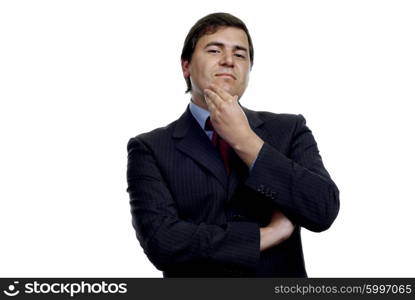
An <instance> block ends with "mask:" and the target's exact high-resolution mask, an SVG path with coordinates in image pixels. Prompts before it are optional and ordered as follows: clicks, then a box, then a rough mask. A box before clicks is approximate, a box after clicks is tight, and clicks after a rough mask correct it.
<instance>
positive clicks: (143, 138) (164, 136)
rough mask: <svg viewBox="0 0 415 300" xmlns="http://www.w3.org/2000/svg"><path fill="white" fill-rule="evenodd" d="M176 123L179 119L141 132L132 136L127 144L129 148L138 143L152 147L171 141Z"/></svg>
mask: <svg viewBox="0 0 415 300" xmlns="http://www.w3.org/2000/svg"><path fill="white" fill-rule="evenodd" d="M176 123H177V120H176V121H174V122H172V123H170V124H168V125H166V126H164V127H159V128H156V129H153V130H151V131H148V132H144V133H140V134H138V135H136V136H135V137H132V138H130V140H129V141H128V144H127V149H128V150H129V149H131V148H132V147H134V146H137V145H138V144H141V145H145V146H147V147H150V148H151V146H152V145H154V144H160V143H163V142H166V141H169V140H170V138H171V135H172V133H173V130H174V128H175V126H176Z"/></svg>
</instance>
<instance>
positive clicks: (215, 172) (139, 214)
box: [127, 108, 339, 277]
mask: <svg viewBox="0 0 415 300" xmlns="http://www.w3.org/2000/svg"><path fill="white" fill-rule="evenodd" d="M244 111H245V114H246V116H247V118H248V121H249V124H250V126H251V128H252V129H253V130H254V131H255V132H256V134H257V135H258V136H259V137H261V138H262V139H263V140H264V142H265V143H264V145H263V147H262V148H261V150H260V152H259V154H258V157H257V159H256V161H255V164H254V166H253V168H252V169H251V170H249V168H248V167H247V166H246V165H245V164H244V163H243V162H242V161H241V160H240V159H239V157H238V156H237V155H236V154H235V153H234V152H233V150H232V153H231V168H232V171H231V174H230V175H229V176H228V175H227V174H226V170H225V168H224V163H223V161H222V160H221V158H220V154H219V152H218V150H217V149H216V148H214V146H213V145H212V143H211V141H210V140H209V138H208V136H207V135H206V133H205V132H204V131H203V129H202V128H201V127H200V126H199V124H198V123H197V121H196V120H195V118H194V117H193V115H192V114H191V112H190V111H189V108H187V110H186V111H185V112H184V114H183V115H182V116H181V117H180V118H179V119H178V120H176V121H175V122H173V123H171V124H169V125H168V126H166V127H163V128H158V129H155V130H153V131H151V132H148V133H144V134H140V135H138V136H136V137H135V138H132V139H131V140H130V141H129V143H128V147H127V148H128V166H127V181H128V189H127V191H128V192H129V195H130V205H131V213H132V219H133V226H134V228H135V231H136V235H137V238H138V240H139V242H140V245H141V246H142V248H143V249H144V252H145V253H146V255H147V256H148V258H149V259H150V261H151V262H152V263H153V264H154V265H155V266H156V268H158V269H159V270H162V271H163V274H164V276H165V277H233V276H238V277H239V276H244V277H245V276H246V277H306V276H307V274H306V270H305V266H304V259H303V252H302V245H301V237H300V229H301V227H304V228H306V229H309V230H311V231H315V232H319V231H323V230H326V229H328V228H329V227H330V225H331V224H332V222H333V221H334V219H335V218H336V216H337V214H338V210H339V191H338V189H337V187H336V185H335V183H334V182H333V181H332V180H331V179H330V176H329V174H328V173H327V171H326V170H325V168H324V166H323V163H322V160H321V157H320V155H319V151H318V148H317V144H316V142H315V140H314V138H313V135H312V133H311V131H310V130H309V129H308V128H307V126H306V123H305V119H304V118H303V117H302V116H301V115H290V114H274V113H270V112H255V111H251V110H248V109H245V108H244ZM276 209H278V210H280V211H282V212H283V213H284V214H285V215H286V216H287V217H288V218H289V219H290V220H291V221H292V222H293V223H294V224H295V225H296V228H295V230H294V232H293V234H292V235H291V236H290V237H289V238H288V239H287V240H285V241H284V242H282V243H280V244H279V245H277V246H275V247H273V248H270V249H267V250H265V251H262V252H260V250H259V243H260V242H259V241H260V233H259V228H260V227H263V226H266V225H267V224H268V223H269V221H270V218H271V213H272V211H273V210H276Z"/></svg>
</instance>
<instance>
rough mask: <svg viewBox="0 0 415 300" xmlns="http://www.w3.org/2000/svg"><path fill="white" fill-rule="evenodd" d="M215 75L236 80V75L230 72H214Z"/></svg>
mask: <svg viewBox="0 0 415 300" xmlns="http://www.w3.org/2000/svg"><path fill="white" fill-rule="evenodd" d="M215 76H217V77H229V78H232V79H233V80H236V77H235V76H234V75H233V74H230V73H217V74H215Z"/></svg>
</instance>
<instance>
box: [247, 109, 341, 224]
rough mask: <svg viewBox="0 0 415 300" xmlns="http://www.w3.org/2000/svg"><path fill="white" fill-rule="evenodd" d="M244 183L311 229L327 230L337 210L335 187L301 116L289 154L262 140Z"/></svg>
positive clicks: (337, 201)
mask: <svg viewBox="0 0 415 300" xmlns="http://www.w3.org/2000/svg"><path fill="white" fill-rule="evenodd" d="M245 184H246V185H247V186H249V187H250V188H252V189H254V190H256V191H257V192H258V193H260V194H262V195H264V196H265V197H267V198H268V199H270V201H272V202H273V203H274V204H275V205H276V207H277V208H279V209H281V211H282V212H283V213H285V214H286V215H287V217H289V218H290V219H291V220H292V221H293V222H294V223H295V224H297V225H300V226H302V227H304V228H307V229H309V230H311V231H315V232H320V231H323V230H326V229H328V228H329V227H330V226H331V224H332V223H333V221H334V219H335V218H336V217H337V214H338V211H339V190H338V189H337V187H336V184H335V183H334V182H333V181H332V180H331V178H330V176H329V174H328V172H327V171H326V169H325V168H324V165H323V162H322V160H321V157H320V154H319V150H318V148H317V144H316V141H315V139H314V137H313V135H312V133H311V131H310V130H309V129H308V127H307V126H306V121H305V119H304V117H303V116H301V115H299V116H298V117H297V122H296V126H295V129H294V131H293V134H292V141H291V146H290V151H289V155H288V156H285V155H283V154H282V153H281V152H279V151H278V150H277V149H275V147H273V146H272V145H271V144H270V143H267V142H265V143H264V145H263V146H262V148H261V150H260V152H259V154H258V157H257V159H256V161H255V164H254V166H253V168H252V170H251V172H250V174H249V177H248V179H247V180H246V182H245Z"/></svg>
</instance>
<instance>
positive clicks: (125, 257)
mask: <svg viewBox="0 0 415 300" xmlns="http://www.w3.org/2000/svg"><path fill="white" fill-rule="evenodd" d="M143 3H146V4H143ZM218 11H225V12H229V13H232V14H235V15H236V16H238V17H240V18H241V19H242V20H244V21H245V22H246V24H247V26H248V28H249V29H250V32H251V35H252V38H253V42H254V47H255V63H254V67H253V70H252V72H251V81H250V86H249V88H248V90H247V92H246V93H245V95H244V97H243V98H242V100H241V102H242V104H243V105H244V106H246V107H248V108H251V109H255V110H268V111H273V112H286V113H301V114H303V115H304V116H305V118H306V119H307V124H308V126H309V127H310V128H311V129H312V131H313V133H314V136H315V138H316V140H317V142H318V145H319V148H320V152H321V154H322V157H323V160H324V163H325V165H326V168H327V169H328V171H329V172H330V174H331V176H332V178H333V179H334V180H335V182H336V183H337V185H338V187H339V189H340V191H341V193H340V196H341V197H340V199H341V209H340V214H339V216H338V218H337V220H336V221H335V223H334V224H333V226H332V227H331V228H330V229H329V230H328V231H326V232H323V233H318V234H317V233H311V232H308V231H307V230H303V241H304V252H305V260H306V267H307V271H308V274H309V276H311V277H326V276H327V277H332V276H336V277H357V276H361V277H367V276H374V277H383V276H391V277H397V276H412V277H413V276H415V259H414V253H415V243H414V234H413V229H414V228H415V218H414V217H413V216H414V213H415V212H414V209H415V204H414V201H415V197H414V195H415V192H414V186H415V183H414V167H415V158H414V157H415V156H414V153H415V147H414V142H413V139H414V136H415V135H414V132H413V131H414V127H415V126H414V120H413V119H412V117H413V115H414V109H413V106H412V103H413V102H414V100H415V17H414V16H415V4H414V2H413V1H396V0H395V1H392V0H391V1H379V0H378V1H364V0H359V1H351V0H348V1H309V0H307V1H275V0H274V1H246V2H244V1H229V0H228V1H223V0H219V1H216V0H211V1H194V0H192V1H167V0H166V1H148V2H147V1H146V2H144V1H85V0H83V1H1V2H0V43H1V44H0V101H1V102H0V103H1V104H0V132H1V135H0V145H1V146H0V239H1V242H0V243H1V246H0V276H7V277H17V276H65V277H66V276H111V277H112V276H113V277H117V276H122V277H124V276H131V277H160V276H161V272H159V271H157V270H156V269H155V268H154V267H153V266H152V265H151V263H150V262H149V261H148V260H147V258H146V256H145V255H144V254H143V251H142V249H141V247H140V246H139V243H138V241H137V240H136V238H135V234H134V230H133V228H132V225H131V215H130V212H129V203H128V201H129V198H128V194H127V192H126V187H127V184H126V163H127V152H126V144H127V141H128V139H129V138H130V137H132V136H135V135H137V134H139V133H142V132H145V131H149V130H151V129H154V128H156V127H160V126H164V125H166V124H168V123H170V122H171V121H173V120H175V119H176V118H178V117H179V116H180V115H181V113H182V112H183V111H184V110H185V108H186V105H187V103H188V101H189V95H186V94H184V91H185V82H184V80H183V78H182V74H181V69H180V62H179V57H180V53H181V48H182V45H183V41H184V38H185V36H186V34H187V32H188V30H189V29H190V27H191V26H192V25H193V24H194V23H195V22H196V21H197V20H198V19H199V18H201V17H203V16H204V15H206V14H208V13H211V12H218Z"/></svg>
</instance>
